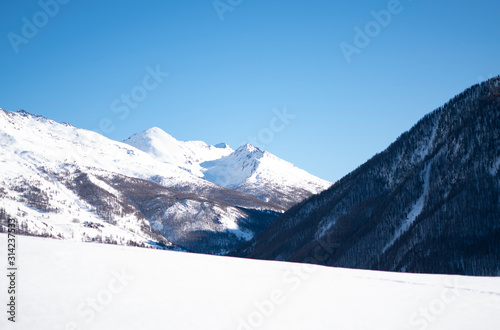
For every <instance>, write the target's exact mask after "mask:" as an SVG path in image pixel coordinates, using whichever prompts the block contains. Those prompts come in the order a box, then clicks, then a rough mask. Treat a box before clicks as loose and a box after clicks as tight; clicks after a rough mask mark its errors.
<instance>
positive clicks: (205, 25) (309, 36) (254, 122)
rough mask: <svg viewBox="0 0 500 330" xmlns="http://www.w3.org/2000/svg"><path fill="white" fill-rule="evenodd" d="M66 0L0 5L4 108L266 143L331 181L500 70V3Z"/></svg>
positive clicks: (122, 132)
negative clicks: (345, 49)
mask: <svg viewBox="0 0 500 330" xmlns="http://www.w3.org/2000/svg"><path fill="white" fill-rule="evenodd" d="M54 1H56V0H42V1H41V4H42V5H43V6H42V5H41V4H40V2H37V1H25V0H23V1H8V2H7V1H4V2H2V4H1V5H0V9H1V10H0V15H1V20H0V24H1V38H0V63H1V64H0V70H1V71H0V107H2V108H4V109H6V110H12V111H15V110H17V109H25V110H27V111H29V112H32V113H36V114H41V115H44V116H46V117H49V118H52V119H54V120H56V121H60V122H68V123H70V124H72V125H74V126H77V127H81V128H86V129H91V130H95V131H100V132H102V133H104V135H106V136H108V137H110V138H112V139H116V140H124V139H126V138H127V137H129V136H130V135H132V134H134V133H137V132H141V131H143V130H145V129H147V128H150V127H153V126H158V127H160V128H162V129H164V130H165V131H166V132H168V133H170V134H171V135H173V136H174V137H176V138H177V139H180V140H204V141H206V142H207V143H209V144H216V143H219V142H226V143H228V144H230V145H231V146H232V147H233V148H236V147H237V146H238V145H240V144H242V143H246V142H252V141H253V142H254V143H256V144H257V146H259V147H261V148H262V149H265V150H268V151H270V152H272V153H274V154H276V155H277V156H279V157H281V158H284V159H286V160H288V161H290V162H292V163H294V164H296V165H297V166H299V167H301V168H304V169H305V170H307V171H309V172H311V173H313V174H315V175H318V176H320V177H322V178H324V179H327V180H330V181H334V180H337V179H340V178H341V177H342V176H343V175H345V174H347V173H348V172H350V171H351V170H353V169H355V168H356V167H357V166H359V165H360V164H362V163H363V162H364V161H366V160H367V159H369V158H370V157H371V156H373V155H374V154H375V153H377V152H380V151H382V150H383V149H385V148H386V147H387V146H388V145H389V144H390V143H391V142H392V141H394V140H395V139H396V138H397V137H398V136H399V135H400V134H401V133H403V132H404V131H406V130H408V129H409V128H411V126H412V125H413V124H415V123H416V122H417V121H418V120H419V119H420V118H421V117H422V116H423V115H425V114H426V113H428V112H430V111H432V110H434V109H435V108H437V107H439V106H441V105H442V104H443V103H445V102H446V101H447V100H449V99H450V98H451V97H453V96H454V95H456V94H457V93H459V92H461V91H462V90H463V89H465V88H467V87H469V86H470V85H472V84H475V83H477V82H479V81H480V80H483V79H486V78H488V77H491V76H496V75H498V74H500V61H499V60H498V59H499V58H500V42H499V40H500V24H498V18H499V17H500V3H499V2H497V1H489V0H488V1H486V0H482V1H475V2H472V1H457V0H455V1H448V0H446V1H439V2H438V1H430V0H413V1H410V0H401V1H399V4H398V1H395V0H391V1H378V0H376V1H373V0H372V1H331V0H328V1H327V0H308V1H305V0H302V1H293V0H288V1H285V0H276V1H269V0H253V1H249V0H243V1H241V0H220V1H219V2H217V3H216V4H217V5H218V7H217V8H218V9H216V8H215V6H214V1H212V0H206V1H205V0H198V1H195V0H182V1H181V0H176V1H170V0H167V1H165V0H164V1H127V0H125V1H93V0H86V1H81V0H69V1H68V0H64V1H63V0H60V2H61V3H62V2H64V4H60V3H59V2H57V4H58V7H59V8H57V7H56V6H54ZM42 7H46V9H45V11H44V9H43V8H42ZM372 11H374V12H375V13H379V15H381V16H380V17H381V18H379V20H380V23H377V20H376V18H375V17H374V15H373V14H372V13H371V12H372ZM381 11H382V12H381ZM46 12H50V14H51V15H49V14H46ZM380 13H382V14H380ZM383 13H385V14H387V13H389V14H390V17H389V16H387V15H384V14H383ZM221 18H223V20H222V19H221ZM31 24H34V25H33V26H34V28H35V29H36V30H33V29H31V30H30V25H31ZM37 25H38V27H37ZM33 26H31V28H33ZM356 28H359V29H356ZM367 29H368V30H367ZM359 30H361V31H362V33H363V34H367V36H365V39H364V40H363V38H362V37H359V36H358V39H359V40H355V38H356V35H357V33H358V32H356V31H359ZM360 38H361V39H360ZM366 38H368V40H369V42H368V41H367V40H366ZM356 41H357V44H356ZM347 44H348V45H350V46H352V47H356V48H357V50H356V51H355V52H353V53H352V54H350V55H349V56H347V57H346V56H345V55H344V53H343V50H342V48H341V45H344V46H345V45H347ZM358 46H359V47H358ZM344 48H345V47H344ZM350 49H351V50H352V49H353V48H350ZM347 58H348V59H349V60H350V61H349V63H348V61H347ZM154 71H157V73H156V74H154V75H152V74H151V72H154ZM166 73H168V75H167V74H166ZM155 77H156V79H155ZM124 95H125V96H124ZM126 95H129V99H128V101H127V96H126ZM284 112H286V113H287V114H288V115H286V116H287V117H288V118H285V120H282V119H280V118H282V117H283V113H284ZM277 113H278V114H281V115H277ZM292 117H293V118H292ZM259 136H260V137H259Z"/></svg>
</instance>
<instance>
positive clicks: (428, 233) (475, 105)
mask: <svg viewBox="0 0 500 330" xmlns="http://www.w3.org/2000/svg"><path fill="white" fill-rule="evenodd" d="M499 168H500V77H497V78H494V79H490V80H488V81H486V82H483V83H481V84H478V85H474V86H472V87H471V88H468V89H467V90H465V91H464V92H463V93H461V94H460V95H458V96H456V97H454V98H453V99H451V100H450V101H449V102H448V103H446V104H445V105H444V106H442V107H440V108H439V109H437V110H435V111H433V112H432V113H430V114H428V115H426V116H425V117H424V118H423V119H422V120H420V121H419V122H418V123H417V124H416V125H415V126H414V127H413V128H411V129H410V130H409V131H408V132H406V133H404V134H402V135H401V136H400V137H399V138H398V139H397V140H396V141H395V142H394V143H393V144H391V145H390V146H389V147H388V148H387V149H386V150H385V151H383V152H381V153H380V154H377V155H375V156H374V157H373V158H372V159H370V160H369V161H367V162H366V163H365V164H363V165H361V166H360V167H359V168H357V169H356V170H354V171H353V172H351V173H349V174H348V175H346V176H345V177H344V178H343V179H341V180H340V181H338V182H336V183H335V184H334V185H333V186H332V187H330V188H329V189H327V190H325V191H323V192H322V193H320V194H318V195H315V196H312V197H310V198H309V199H307V200H305V201H303V202H301V203H299V204H298V205H295V206H294V207H292V208H291V209H290V210H288V211H287V212H286V213H284V214H283V215H282V216H281V217H279V218H278V219H277V220H276V221H275V222H273V223H272V224H271V225H270V226H269V227H268V228H266V229H265V230H264V231H263V232H261V233H260V234H259V235H257V236H256V237H255V238H254V239H252V240H251V241H250V242H247V243H245V244H244V245H243V246H241V247H240V248H239V249H238V250H237V251H235V252H233V253H232V254H233V255H237V256H243V257H250V258H259V259H272V260H288V261H298V262H309V263H316V264H322V265H328V266H336V267H349V268H364V269H376V270H387V271H403V272H417V273H445V274H468V275H490V276H500V171H499Z"/></svg>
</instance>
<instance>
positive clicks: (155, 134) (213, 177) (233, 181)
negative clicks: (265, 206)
mask: <svg viewBox="0 0 500 330" xmlns="http://www.w3.org/2000/svg"><path fill="white" fill-rule="evenodd" d="M124 142H125V143H127V144H129V145H131V146H134V147H136V148H137V149H140V150H142V151H144V152H146V153H148V154H150V155H151V156H152V157H154V158H155V159H157V160H159V161H161V162H164V163H168V164H174V165H177V166H179V167H180V168H183V169H185V170H187V171H188V172H189V173H191V174H193V175H195V176H198V177H200V178H203V179H205V180H208V181H210V182H213V183H215V184H217V185H219V186H221V187H226V188H231V189H235V190H237V191H240V192H243V193H245V194H249V195H252V196H254V197H257V198H259V199H260V200H263V201H266V202H270V203H273V204H276V205H280V206H281V207H283V208H289V207H291V206H292V205H294V204H296V203H298V202H300V201H301V200H303V199H305V198H307V197H309V196H311V195H313V194H317V193H319V192H321V191H322V190H324V189H326V188H328V187H329V186H330V185H331V183H330V182H327V181H325V180H322V179H320V178H318V177H316V176H314V175H311V174H309V173H307V172H306V171H304V170H302V169H299V168H297V167H296V166H295V165H293V164H291V163H289V162H287V161H284V160H282V159H280V158H278V157H276V156H274V155H272V154H271V153H269V152H267V151H262V150H260V149H258V148H256V147H254V146H252V145H250V144H246V145H243V146H241V147H240V148H238V149H237V150H236V151H234V150H233V149H232V148H231V147H229V146H228V145H227V144H224V143H222V144H220V145H217V146H209V145H207V144H206V143H205V142H202V141H177V140H176V139H175V138H174V137H172V136H170V135H169V134H167V133H166V132H164V131H163V130H161V129H160V128H157V127H154V128H151V129H148V130H146V131H144V132H142V133H139V134H135V135H133V136H132V137H130V138H129V139H127V140H125V141H124Z"/></svg>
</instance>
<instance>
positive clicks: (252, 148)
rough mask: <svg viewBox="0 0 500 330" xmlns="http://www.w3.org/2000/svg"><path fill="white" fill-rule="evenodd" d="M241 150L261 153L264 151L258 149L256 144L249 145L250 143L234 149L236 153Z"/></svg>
mask: <svg viewBox="0 0 500 330" xmlns="http://www.w3.org/2000/svg"><path fill="white" fill-rule="evenodd" d="M242 152H247V153H261V154H263V153H264V151H262V150H260V149H259V148H257V147H256V146H253V145H251V144H250V143H247V144H244V145H242V146H241V147H239V148H238V149H237V150H236V153H242Z"/></svg>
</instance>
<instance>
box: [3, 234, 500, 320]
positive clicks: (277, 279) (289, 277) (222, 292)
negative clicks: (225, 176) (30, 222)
mask: <svg viewBox="0 0 500 330" xmlns="http://www.w3.org/2000/svg"><path fill="white" fill-rule="evenodd" d="M0 246H2V247H5V246H7V242H6V235H5V234H0ZM0 251H1V252H0V258H1V259H2V260H6V249H5V248H2V249H0ZM17 258H18V264H19V273H18V284H17V285H18V288H19V296H18V297H17V299H18V306H17V312H18V315H17V322H16V323H15V324H13V323H11V322H8V321H7V317H6V315H5V313H2V314H4V315H3V316H2V317H1V318H0V329H23V330H28V329H37V330H45V329H47V330H49V329H50V330H59V329H61V330H62V329H95V330H98V329H121V330H125V329H134V330H136V329H176V330H179V329H180V330H183V329H217V330H223V329H254V328H255V329H287V330H288V329H336V330H337V329H338V330H341V329H384V330H386V329H398V330H400V329H498V328H499V326H500V278H495V277H465V276H449V275H448V276H444V275H421V274H420V275H416V274H404V273H386V272H376V271H362V270H351V269H342V268H328V267H322V266H312V265H304V264H302V265H300V264H293V263H285V262H275V261H256V260H246V259H236V258H229V257H216V256H207V255H198V254H191V253H181V252H173V251H159V250H150V249H140V248H132V247H124V246H113V245H104V244H93V243H81V242H70V241H61V240H52V239H44V238H34V237H24V236H20V237H18V255H17ZM0 287H1V288H2V290H1V292H2V294H1V296H2V298H1V299H2V301H4V302H5V301H6V292H5V290H4V288H6V287H7V282H6V276H0ZM4 306H5V305H4Z"/></svg>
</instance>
